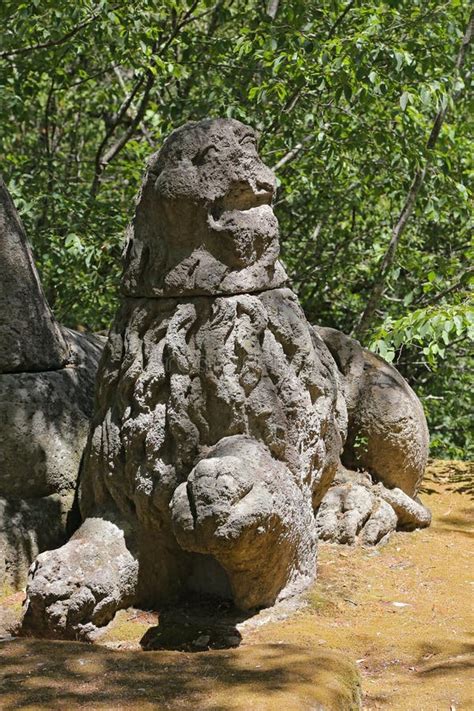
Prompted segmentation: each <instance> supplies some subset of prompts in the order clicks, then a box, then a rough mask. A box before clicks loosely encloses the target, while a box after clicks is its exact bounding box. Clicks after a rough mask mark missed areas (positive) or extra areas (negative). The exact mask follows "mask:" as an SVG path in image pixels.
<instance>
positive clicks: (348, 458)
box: [316, 328, 429, 496]
mask: <svg viewBox="0 0 474 711" xmlns="http://www.w3.org/2000/svg"><path fill="white" fill-rule="evenodd" d="M316 330H317V331H318V333H319V334H320V335H321V337H322V338H323V339H324V342H325V343H326V345H327V346H328V348H329V350H330V351H331V354H332V355H333V357H334V359H335V361H336V363H337V365H338V368H339V370H340V372H341V375H342V385H343V388H344V395H345V400H346V404H347V411H348V417H349V421H348V435H347V441H346V444H345V447H344V453H343V457H342V461H343V463H344V464H345V466H347V467H348V468H349V469H358V468H362V469H365V470H366V471H368V472H370V474H371V475H372V476H373V477H374V479H375V480H377V481H381V482H382V483H383V484H385V486H387V487H388V488H393V487H398V488H399V489H401V490H402V491H404V492H405V493H406V494H408V496H414V495H416V493H417V492H418V489H419V486H420V483H421V480H422V478H423V473H424V471H425V466H426V462H427V459H428V447H429V434H428V427H427V424H426V418H425V415H424V412H423V407H422V405H421V403H420V401H419V400H418V398H417V397H416V395H415V393H414V392H413V390H412V389H411V388H410V386H409V385H408V383H407V382H406V380H405V379H404V378H403V377H402V376H401V375H400V373H399V372H398V371H397V369H396V368H395V367H394V366H393V365H390V364H389V363H387V362H386V361H384V360H383V359H382V358H380V357H379V356H376V355H375V354H374V353H371V352H370V351H368V350H366V349H364V348H362V347H361V346H360V344H359V343H358V342H357V341H355V340H354V339H352V338H350V337H349V336H345V335H344V334H343V333H341V332H340V331H336V330H335V329H331V328H317V329H316Z"/></svg>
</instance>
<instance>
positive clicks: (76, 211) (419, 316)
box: [0, 0, 474, 457]
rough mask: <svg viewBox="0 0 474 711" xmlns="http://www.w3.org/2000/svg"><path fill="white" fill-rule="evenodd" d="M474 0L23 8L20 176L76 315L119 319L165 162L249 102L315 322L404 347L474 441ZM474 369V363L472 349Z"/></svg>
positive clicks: (439, 424) (59, 299) (250, 0)
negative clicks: (143, 188) (472, 378)
mask: <svg viewBox="0 0 474 711" xmlns="http://www.w3.org/2000/svg"><path fill="white" fill-rule="evenodd" d="M469 13H470V3H468V2H467V0H450V1H449V2H439V0H388V1H386V2H380V1H376V0H370V1H369V2H364V3H361V2H357V1H354V0H349V1H346V2H341V1H340V0H332V1H330V0H325V1H324V2H315V1H314V0H308V1H306V2H302V0H280V2H279V1H278V0H270V2H268V3H264V2H262V1H261V0H213V1H210V0H192V1H188V2H185V1H184V0H160V1H157V0H143V2H140V3H127V2H121V1H120V0H116V1H115V2H113V1H111V0H110V1H109V0H96V1H95V2H91V1H90V0H77V2H75V3H73V4H65V3H62V2H59V1H58V0H43V1H42V2H40V1H39V0H29V1H28V2H26V1H25V2H18V0H15V1H12V0H5V2H3V3H2V8H1V9H0V18H1V21H2V28H3V37H2V45H1V47H0V82H1V87H2V99H3V100H2V103H1V106H0V115H1V121H0V145H1V156H2V170H3V171H4V179H5V181H6V183H7V185H8V187H9V189H10V191H11V193H12V195H13V197H14V199H15V201H16V204H17V206H18V208H19V210H20V212H21V215H22V217H23V220H24V222H25V225H26V228H27V232H28V234H29V236H30V239H31V241H32V243H33V248H34V252H35V257H36V260H37V263H38V265H39V267H40V270H41V274H42V279H43V283H44V286H45V289H46V292H47V294H48V298H49V300H50V303H51V305H52V306H53V308H54V310H55V313H56V315H57V317H58V318H59V319H60V320H61V321H63V322H64V323H66V324H67V325H70V326H73V327H76V328H80V329H86V330H97V329H104V328H107V327H108V326H109V324H110V322H111V319H112V316H113V313H114V311H115V308H116V303H117V285H118V278H119V275H120V270H121V265H120V253H121V246H122V242H123V233H124V228H125V226H126V223H127V221H128V220H129V219H130V217H131V214H132V211H133V201H134V196H135V195H136V193H137V190H138V187H139V183H140V179H141V174H142V171H143V167H144V163H145V160H146V158H147V157H148V156H149V155H150V154H151V153H152V152H153V151H154V150H155V149H156V148H157V147H159V145H160V144H161V142H162V140H163V138H164V136H166V135H167V134H168V133H169V132H170V131H171V130H172V129H173V128H174V127H176V126H178V125H180V124H182V123H183V122H185V121H188V120H190V119H200V118H203V117H205V116H230V117H234V118H238V119H240V120H242V121H244V122H246V123H249V124H251V125H252V126H254V127H255V128H256V129H257V130H258V131H259V132H260V151H261V154H262V156H263V158H264V160H265V161H266V163H267V164H268V165H270V166H272V167H273V169H274V170H275V172H276V175H277V178H278V181H279V192H278V197H277V202H276V212H277V215H278V218H279V221H280V228H281V235H282V256H283V259H284V261H285V264H286V267H287V269H288V271H289V273H290V275H291V278H292V282H293V284H294V286H295V288H296V290H297V291H298V293H299V295H300V298H301V301H302V303H303V305H304V307H305V309H306V312H307V315H308V317H309V318H310V320H312V321H313V322H315V323H318V324H320V325H327V326H334V327H337V328H340V329H341V330H344V331H346V332H347V333H353V334H356V335H357V336H358V337H360V338H361V340H362V342H363V343H364V344H365V345H369V346H370V347H371V348H372V349H373V350H376V351H378V352H380V353H381V355H383V356H384V357H386V358H387V359H389V360H393V359H394V360H395V361H396V362H397V363H398V366H399V367H400V369H401V370H402V372H403V373H404V374H405V375H406V376H407V377H408V379H409V380H410V382H411V383H412V384H413V385H414V387H415V389H416V390H417V392H418V394H419V395H420V396H421V398H422V400H423V404H424V406H425V409H426V411H427V414H428V418H429V423H430V429H431V433H432V448H433V449H432V451H433V453H435V454H438V455H441V456H448V457H449V456H462V457H468V456H471V457H472V454H473V451H472V448H473V444H472V442H471V443H470V442H469V441H468V435H469V416H470V403H469V387H468V370H469V365H470V356H469V349H468V344H469V337H470V336H471V337H472V329H473V321H474V317H473V313H472V307H470V301H469V282H470V280H471V281H472V276H473V273H474V270H473V268H472V266H469V259H470V258H471V257H472V242H471V234H472V194H470V188H471V187H472V185H471V183H470V176H471V178H472V141H470V136H471V135H472V129H473V119H472V116H473V112H472V100H471V105H470V104H469V100H470V98H471V96H472V95H471V96H470V93H469V83H470V82H471V81H472V79H471V75H470V73H469V69H470V65H471V64H472V56H469V53H470V47H469V42H470V37H471V35H472V23H473V20H472V16H471V17H470V16H469ZM471 365H472V357H471Z"/></svg>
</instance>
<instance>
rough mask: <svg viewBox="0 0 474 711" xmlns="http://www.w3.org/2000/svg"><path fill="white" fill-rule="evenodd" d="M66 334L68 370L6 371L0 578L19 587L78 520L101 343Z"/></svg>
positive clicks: (1, 394) (0, 380)
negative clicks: (37, 560)
mask: <svg viewBox="0 0 474 711" xmlns="http://www.w3.org/2000/svg"><path fill="white" fill-rule="evenodd" d="M64 335H65V340H67V341H68V343H69V348H70V360H69V363H68V365H67V366H65V367H64V368H59V369H58V370H51V371H44V372H39V373H11V374H0V422H1V427H0V568H3V570H4V574H3V577H2V576H0V579H1V580H2V581H3V583H4V584H7V585H8V586H13V587H14V588H20V587H22V586H24V585H25V583H26V578H27V572H28V568H29V566H30V564H31V563H32V562H33V560H34V559H35V557H36V556H37V555H38V553H39V552H40V551H43V550H46V549H47V548H54V547H56V546H58V545H61V544H62V543H63V542H64V541H65V540H66V534H67V531H71V530H73V527H74V523H75V524H76V525H77V523H78V521H77V519H78V514H77V513H76V516H75V519H76V521H75V520H74V512H73V503H74V497H75V493H76V488H77V480H78V475H79V468H80V463H81V459H82V454H83V451H84V446H85V443H86V439H87V433H88V430H89V421H90V418H91V416H92V408H93V399H94V381H95V373H96V369H97V363H98V359H99V356H100V353H101V348H102V343H101V341H100V340H98V339H96V338H94V337H92V336H89V337H87V336H83V335H81V334H77V333H74V332H72V331H68V330H66V329H65V330H64Z"/></svg>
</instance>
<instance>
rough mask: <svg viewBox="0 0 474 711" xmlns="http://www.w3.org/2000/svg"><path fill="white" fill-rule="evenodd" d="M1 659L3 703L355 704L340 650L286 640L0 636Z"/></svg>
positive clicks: (223, 707) (11, 710)
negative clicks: (241, 644)
mask: <svg viewBox="0 0 474 711" xmlns="http://www.w3.org/2000/svg"><path fill="white" fill-rule="evenodd" d="M0 665H1V669H2V672H1V676H0V679H1V685H0V690H1V702H0V703H1V706H0V708H1V709H2V710H3V711H18V709H22V710H26V709H38V710H40V709H48V711H56V710H59V709H60V710H61V711H63V710H64V709H68V710H69V709H76V708H85V709H94V711H99V710H101V709H108V710H109V711H110V710H112V709H113V710H114V711H119V710H120V709H127V710H130V709H137V710H138V709H140V711H148V709H173V710H174V709H199V710H200V711H201V710H203V709H212V711H228V710H231V709H244V708H247V709H250V708H252V709H259V710H260V709H262V710H263V709H265V710H266V711H271V710H272V709H276V708H277V709H285V710H286V711H290V710H291V711H293V710H295V711H296V710H300V709H301V710H302V709H308V711H309V709H319V708H320V707H321V706H323V707H324V708H327V709H331V710H332V709H357V708H359V706H358V678H357V673H356V672H355V670H354V667H353V666H352V664H351V663H349V662H348V661H347V660H346V659H344V657H343V655H341V654H339V653H337V652H331V651H325V650H323V651H316V652H314V651H312V650H310V649H308V648H305V647H303V646H297V645H290V644H260V645H252V646H249V647H246V648H242V649H239V650H225V651H217V652H211V653H201V654H199V653H198V654H186V653H182V652H181V653H178V652H165V651H163V652H137V651H129V652H121V651H114V652H111V651H110V650H108V649H105V648H103V647H98V646H93V645H86V644H82V643H79V642H51V641H42V640H27V639H17V640H14V641H10V642H6V643H3V644H0ZM211 695H212V697H211Z"/></svg>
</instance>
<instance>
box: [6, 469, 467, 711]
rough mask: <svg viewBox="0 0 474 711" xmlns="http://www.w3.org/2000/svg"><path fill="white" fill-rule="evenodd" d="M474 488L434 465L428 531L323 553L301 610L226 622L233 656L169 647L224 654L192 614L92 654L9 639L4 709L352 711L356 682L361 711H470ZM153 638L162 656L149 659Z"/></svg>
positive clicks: (428, 486) (136, 618)
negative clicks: (145, 648) (378, 545)
mask: <svg viewBox="0 0 474 711" xmlns="http://www.w3.org/2000/svg"><path fill="white" fill-rule="evenodd" d="M473 480H474V472H473V466H472V464H469V463H463V462H447V461H436V462H432V463H431V464H430V466H429V468H428V471H427V476H426V479H425V483H424V489H423V492H422V497H421V498H422V500H423V502H424V503H425V504H427V505H428V506H429V507H430V508H431V510H432V512H433V524H432V526H431V527H430V528H429V529H425V530H423V531H415V532H414V533H409V534H403V533H397V534H395V535H393V537H392V538H391V540H390V541H389V543H388V544H387V545H385V546H384V547H382V548H376V549H363V548H356V549H351V548H347V547H343V546H336V545H321V546H320V555H319V575H318V581H317V583H316V584H315V585H314V586H313V588H312V590H311V591H310V592H309V593H308V595H307V596H306V598H305V600H304V601H303V603H302V605H301V606H300V608H299V609H297V610H296V611H293V612H292V613H291V614H289V612H288V611H287V612H285V608H284V607H283V608H281V609H278V608H277V609H275V610H274V611H272V612H270V613H264V614H263V615H260V616H258V617H257V618H254V619H253V620H248V621H247V622H245V623H244V624H243V625H242V624H238V625H237V627H235V625H233V624H232V625H231V628H232V629H230V628H229V624H228V623H229V619H230V618H231V615H230V614H229V613H227V612H225V613H224V612H222V611H221V613H222V614H221V615H220V617H221V618H222V620H225V625H223V624H222V622H221V623H219V624H218V625H217V627H218V631H219V630H221V631H222V630H223V632H222V635H221V636H222V639H223V640H224V642H225V640H226V639H227V640H228V642H229V644H228V645H227V646H228V648H226V649H211V650H210V651H197V652H194V653H191V652H190V651H172V649H170V648H172V647H173V646H175V647H179V648H180V649H185V650H188V649H192V648H193V644H194V642H195V641H196V639H197V640H198V642H199V643H198V644H197V645H194V648H195V649H199V645H201V646H202V648H205V647H206V646H211V647H212V646H217V647H218V646H220V644H219V639H220V638H219V634H217V636H213V634H214V632H215V630H214V631H213V629H211V627H212V625H211V623H209V624H208V622H209V620H208V618H209V609H207V611H206V615H205V621H203V622H202V624H200V622H199V620H198V621H197V622H196V619H195V615H194V617H193V611H192V610H191V611H190V610H185V609H183V610H182V614H181V616H180V617H179V614H180V613H179V611H175V612H174V616H171V617H170V616H169V614H168V621H170V620H171V622H170V623H169V625H168V629H166V625H165V615H164V614H162V615H161V620H160V619H159V618H160V615H158V614H156V613H151V612H141V611H138V610H127V611H122V612H121V613H119V615H117V618H116V620H115V621H114V622H113V623H111V625H109V627H108V628H107V629H106V630H104V632H103V633H102V635H101V637H100V639H99V640H98V641H97V643H96V644H94V645H86V644H81V643H76V642H51V641H46V640H31V639H9V640H8V639H7V640H5V641H2V642H0V709H2V710H3V709H4V710H5V711H13V710H14V709H15V710H16V709H23V710H27V711H30V710H44V709H51V710H52V711H53V710H54V711H55V710H56V709H57V710H61V711H63V710H64V709H66V710H67V711H69V709H71V710H74V709H89V710H91V709H94V710H96V709H97V710H98V711H99V710H100V711H101V710H105V709H107V710H110V711H122V709H123V710H125V709H126V710H127V711H129V710H130V711H149V710H151V709H173V710H174V709H177V710H178V711H179V710H181V709H196V710H197V711H201V710H202V711H250V710H252V711H280V710H281V711H303V710H304V711H321V710H323V709H324V710H325V711H337V710H341V711H342V710H344V711H345V710H347V711H352V709H357V708H360V706H359V703H360V694H359V679H360V681H361V687H362V702H361V703H362V708H363V709H365V711H375V710H376V709H383V710H386V711H444V710H446V711H470V710H471V709H474V687H473V683H472V665H473V656H472V651H473V645H472V639H471V637H470V635H469V626H470V624H471V623H472V618H473V599H474V598H473V585H474V580H473V577H472V565H471V564H470V563H471V560H470V544H471V541H472V537H473V532H472V512H473V506H472V497H473V493H474V486H473ZM21 600H22V594H21V593H20V594H15V595H10V596H7V597H5V598H4V599H3V600H0V628H1V617H2V606H3V615H4V619H6V618H8V616H18V614H19V610H20V607H21ZM285 615H286V617H285ZM265 616H266V618H267V621H266V623H265V624H260V622H261V621H263V620H265ZM282 618H283V619H282ZM203 619H204V618H203ZM175 621H176V629H177V630H178V631H177V634H176V639H174V638H173V635H171V637H170V635H169V634H168V633H169V630H170V629H171V630H172V629H173V628H174V625H175ZM233 622H236V620H234V621H233ZM160 624H161V628H160ZM193 625H195V627H196V629H195V630H194V627H193ZM190 629H192V632H191V633H189V630H190ZM160 630H161V631H160ZM164 630H165V631H166V634H164V633H163V631H164ZM183 630H185V631H186V634H185V635H184V636H183V635H181V637H180V634H179V633H180V632H182V631H183ZM196 635H197V638H196ZM0 636H1V629H0ZM144 637H145V640H148V643H149V644H148V646H149V647H153V646H154V645H155V647H156V644H157V643H156V640H157V639H158V641H159V640H160V639H161V642H160V644H161V645H162V646H165V647H167V648H166V649H162V650H160V651H141V648H140V645H139V642H140V640H143V638H144ZM240 637H241V639H240ZM193 638H194V642H193ZM154 640H155V641H154ZM213 640H217V641H216V643H215V645H213ZM233 644H238V645H239V646H238V647H236V648H232V645H233ZM221 646H226V645H225V644H223V645H221ZM357 670H358V673H359V674H358V673H357Z"/></svg>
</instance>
